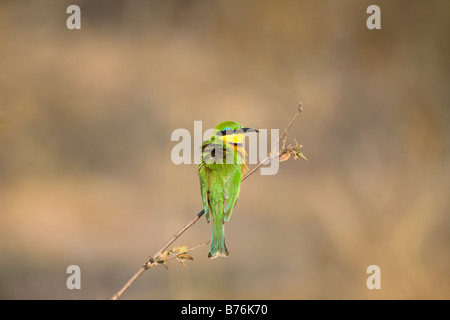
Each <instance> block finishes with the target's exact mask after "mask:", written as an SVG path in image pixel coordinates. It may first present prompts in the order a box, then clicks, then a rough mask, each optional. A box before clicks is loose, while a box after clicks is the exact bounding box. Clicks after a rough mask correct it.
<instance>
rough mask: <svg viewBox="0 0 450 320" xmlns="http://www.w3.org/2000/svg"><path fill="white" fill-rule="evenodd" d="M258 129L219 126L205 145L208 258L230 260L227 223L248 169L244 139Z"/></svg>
mask: <svg viewBox="0 0 450 320" xmlns="http://www.w3.org/2000/svg"><path fill="white" fill-rule="evenodd" d="M248 132H259V131H258V130H256V129H252V128H244V127H243V126H242V125H240V124H239V123H237V122H235V121H224V122H221V123H220V124H219V125H217V126H216V127H215V128H214V129H213V131H212V134H211V137H210V138H209V140H207V141H205V142H204V143H203V144H202V147H201V148H202V160H201V162H200V163H199V164H198V167H197V171H198V176H199V179H200V190H201V194H202V202H203V210H204V212H205V216H206V221H207V222H208V223H209V221H210V220H211V218H212V220H213V230H212V236H211V241H210V250H209V253H208V258H211V259H214V258H216V257H226V256H228V254H229V253H228V250H227V247H226V245H225V223H226V222H228V221H229V220H230V217H231V213H232V212H233V209H234V206H235V205H236V201H237V198H238V196H239V190H240V187H241V179H242V176H243V175H244V174H245V173H246V172H247V170H248V168H247V165H246V164H245V162H246V157H247V152H246V151H245V149H244V145H243V142H244V137H245V134H246V133H248Z"/></svg>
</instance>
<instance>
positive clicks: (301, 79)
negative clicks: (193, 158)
mask: <svg viewBox="0 0 450 320" xmlns="http://www.w3.org/2000/svg"><path fill="white" fill-rule="evenodd" d="M70 4H75V3H73V1H60V0H48V1H20V2H18V1H12V0H11V1H2V2H0V29H1V30H2V32H1V33H0V43H1V45H0V70H1V72H0V204H1V206H0V240H1V241H0V298H3V299H18V298H19V299H20V298H42V299H47V298H69V299H70V298H87V299H91V298H94V299H103V298H109V297H110V295H111V294H112V293H113V292H115V291H116V290H117V288H119V287H120V286H121V285H122V284H123V282H124V281H126V280H127V278H128V277H129V275H130V272H133V271H134V270H135V267H136V265H137V264H139V263H141V262H142V261H141V260H142V256H143V254H144V255H145V254H152V253H153V252H154V251H155V250H156V249H157V248H159V247H160V246H161V245H162V243H163V242H164V240H165V239H167V237H168V235H171V234H172V233H173V231H175V230H177V228H178V227H180V226H181V225H183V224H184V223H185V222H186V221H187V220H188V219H190V218H191V217H192V215H193V213H195V212H198V210H199V209H200V208H201V197H200V188H199V183H198V177H197V174H196V168H195V165H182V166H176V165H174V164H172V162H171V159H170V151H171V148H172V147H173V145H174V143H173V142H172V141H170V135H171V132H172V131H173V130H174V129H176V128H186V129H188V130H190V131H191V132H192V131H193V121H194V120H202V121H203V129H204V130H206V129H207V128H211V127H213V126H215V125H216V124H217V123H219V122H221V121H224V120H235V121H238V122H240V123H242V124H244V125H246V126H249V127H254V128H269V129H270V128H281V129H282V128H283V127H284V126H285V119H286V118H289V117H290V115H291V113H292V108H293V107H295V105H296V104H297V102H298V101H303V103H304V108H305V109H304V112H303V113H302V116H301V118H300V119H299V120H298V122H297V123H296V125H295V126H294V127H293V129H292V132H290V136H292V137H297V138H298V139H299V141H301V143H302V144H303V145H304V146H305V147H304V151H305V154H306V155H307V157H308V160H309V161H308V162H303V161H302V162H293V161H288V162H286V165H285V164H284V163H283V165H281V166H280V171H279V172H278V174H277V175H275V176H258V175H255V176H253V177H252V178H251V179H249V181H248V182H246V183H245V184H244V185H243V187H242V191H241V196H240V200H239V201H238V204H237V206H236V209H235V212H234V214H233V219H232V220H231V221H230V223H229V224H228V225H227V241H228V242H227V245H228V246H229V249H230V251H231V252H232V254H231V255H230V256H229V257H228V258H227V259H220V260H219V259H217V260H215V261H211V260H208V259H207V249H202V248H200V249H198V250H196V251H194V252H192V257H193V258H194V259H195V265H194V264H192V265H190V266H188V267H187V268H182V267H181V266H178V265H176V264H174V266H173V267H171V268H170V270H168V271H166V270H165V269H164V268H158V269H159V270H156V269H155V271H154V272H152V273H151V274H145V275H144V276H143V277H142V279H140V281H139V283H136V285H135V286H133V287H132V288H131V289H130V290H129V291H128V292H127V294H126V296H124V298H138V299H148V298H152V299H153V298H158V299H167V298H179V299H180V298H181V299H184V298H193V299H197V298H211V299H213V298H224V299H227V298H236V299H239V298H247V299H264V298H267V299H280V298H288V299H298V298H363V299H367V298H388V299H389V298H446V299H448V298H450V280H449V279H450V278H449V276H448V270H449V267H450V250H449V246H450V235H449V232H448V230H449V229H450V216H449V212H450V200H449V198H448V190H449V181H450V154H449V153H450V126H449V123H450V109H449V105H450V91H449V90H448V83H449V80H450V79H449V78H450V77H449V70H450V65H449V63H450V61H449V59H448V52H449V49H450V43H449V41H450V40H449V37H448V33H449V30H450V20H449V19H448V12H450V3H449V2H448V1H439V0H432V1H427V2H424V1H419V0H414V1H412V0H409V1H406V0H403V1H395V2H392V1H377V4H378V5H379V6H380V8H381V19H382V22H381V26H382V29H381V30H368V29H367V28H366V18H367V16H368V15H367V14H366V13H365V12H366V8H367V6H369V5H370V4H373V3H372V2H370V1H357V2H355V1H350V0H342V1H333V0H328V1H326V0H321V1H300V0H298V1H293V0H292V1H289V0H284V1H270V0H259V1H256V0H253V1H226V0H223V1H222V0H220V1H131V0H130V1H114V2H110V1H76V4H77V5H79V6H80V7H81V16H82V29H81V30H79V31H76V30H72V31H69V30H67V29H66V27H65V21H66V18H67V16H68V15H67V14H66V13H65V10H66V8H67V6H68V5H70ZM302 151H303V150H302ZM210 227H211V226H210V225H208V224H206V222H204V221H199V222H198V223H197V224H196V225H195V226H194V227H193V228H192V229H191V230H190V232H189V233H188V234H186V235H184V236H183V238H184V239H183V243H182V244H183V245H189V246H193V245H196V244H198V243H202V242H204V241H205V240H208V239H209V236H210V231H211V230H210ZM136 244H138V245H136ZM268 257H271V259H268ZM280 259H281V260H282V261H283V263H282V264H280ZM71 264H77V265H79V266H80V267H81V272H82V283H81V287H82V289H81V290H74V291H70V290H68V289H67V288H66V287H65V280H66V276H67V275H66V274H65V270H66V268H67V266H68V265H71ZM371 264H376V265H379V266H380V268H381V281H382V284H381V286H382V289H381V290H368V289H367V288H366V286H365V283H366V279H367V276H368V275H367V274H366V273H365V270H366V268H367V266H369V265H371Z"/></svg>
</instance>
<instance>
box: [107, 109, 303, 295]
mask: <svg viewBox="0 0 450 320" xmlns="http://www.w3.org/2000/svg"><path fill="white" fill-rule="evenodd" d="M302 110H303V108H302V103H301V102H299V105H298V108H297V112H296V113H295V115H294V117H293V118H292V120H291V121H290V122H289V124H288V125H287V127H286V129H285V130H284V131H283V133H282V134H281V136H280V137H279V139H278V141H277V142H276V143H274V145H273V146H272V150H274V147H275V148H276V149H278V147H279V145H280V142H281V140H283V139H285V137H286V136H287V133H288V131H289V129H290V128H291V127H292V125H293V123H294V122H295V120H296V119H297V117H298V116H299V115H300V113H301V112H302ZM285 143H286V140H284V141H283V148H282V150H281V151H279V152H277V153H275V154H272V153H270V154H269V156H268V157H266V158H264V159H263V160H262V161H260V162H259V163H258V164H257V165H256V166H255V167H254V168H253V169H252V170H250V171H249V172H247V174H245V175H244V176H243V177H242V181H244V180H245V179H247V178H248V177H249V176H251V175H252V174H253V173H255V172H256V171H257V170H258V169H259V168H261V167H262V166H263V165H265V164H266V163H267V162H268V161H270V160H272V159H275V158H278V157H280V155H281V154H285V153H291V154H294V155H298V156H300V157H302V158H304V156H303V154H301V153H300V149H301V146H298V145H297V144H296V146H295V147H288V148H287V149H286V148H285ZM299 154H300V155H299ZM304 159H305V160H306V158H304ZM204 214H205V211H204V210H202V211H200V212H199V213H197V215H196V216H195V217H194V218H193V219H192V220H190V221H189V222H188V223H187V224H186V225H184V226H183V227H182V228H181V229H179V230H178V231H177V232H176V233H175V234H174V235H173V236H172V237H171V238H170V239H169V240H168V241H167V242H166V243H165V244H164V245H163V246H162V247H161V249H159V250H158V252H156V253H155V254H154V255H153V256H152V257H150V259H148V260H147V261H146V262H145V264H144V265H143V266H142V267H141V268H140V269H139V270H138V271H137V272H136V273H135V274H134V275H133V276H132V277H131V278H130V280H128V282H127V283H126V284H125V285H124V286H123V287H122V289H120V290H119V291H118V292H117V293H116V294H114V295H113V296H112V297H111V300H118V299H120V297H121V296H122V295H123V293H124V292H125V291H126V290H127V289H128V288H129V287H130V286H131V285H132V284H133V283H134V281H136V279H137V278H139V277H140V276H141V275H142V274H143V273H144V271H145V270H147V269H150V268H152V267H154V266H155V265H157V264H159V263H160V261H161V260H159V257H160V256H161V255H162V254H163V253H164V252H165V251H166V250H167V248H168V247H169V246H170V245H171V244H172V243H174V242H175V241H176V240H177V239H178V238H179V237H180V236H181V235H182V234H183V233H184V232H185V231H186V230H187V229H189V228H190V227H191V226H192V225H193V224H194V223H196V222H197V221H198V219H200V218H201V217H202V216H203V215H204ZM207 243H208V242H205V243H203V244H201V245H198V246H196V247H193V248H191V249H190V250H189V251H191V250H194V249H197V248H200V247H203V246H205V245H206V244H207ZM173 257H175V256H172V257H169V258H167V259H166V260H169V259H170V258H173Z"/></svg>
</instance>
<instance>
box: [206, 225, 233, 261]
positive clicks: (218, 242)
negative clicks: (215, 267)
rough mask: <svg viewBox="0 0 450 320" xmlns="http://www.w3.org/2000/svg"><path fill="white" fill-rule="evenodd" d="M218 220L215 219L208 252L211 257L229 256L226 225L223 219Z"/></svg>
mask: <svg viewBox="0 0 450 320" xmlns="http://www.w3.org/2000/svg"><path fill="white" fill-rule="evenodd" d="M217 220H218V221H213V232H212V236H211V244H210V249H209V254H208V258H210V259H214V258H217V257H226V256H228V250H227V247H226V246H225V225H224V222H223V221H222V220H221V219H217Z"/></svg>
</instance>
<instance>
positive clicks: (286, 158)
mask: <svg viewBox="0 0 450 320" xmlns="http://www.w3.org/2000/svg"><path fill="white" fill-rule="evenodd" d="M290 157H291V153H290V152H286V153H283V154H282V155H281V156H280V158H279V161H280V162H283V161H287V160H289V158H290Z"/></svg>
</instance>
